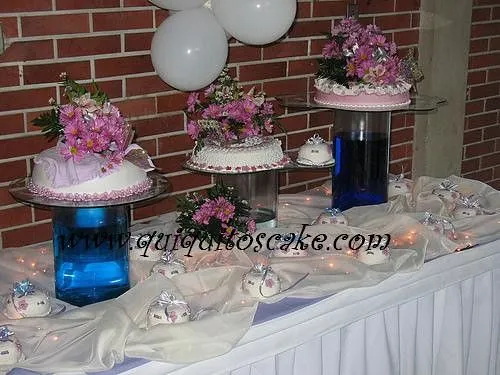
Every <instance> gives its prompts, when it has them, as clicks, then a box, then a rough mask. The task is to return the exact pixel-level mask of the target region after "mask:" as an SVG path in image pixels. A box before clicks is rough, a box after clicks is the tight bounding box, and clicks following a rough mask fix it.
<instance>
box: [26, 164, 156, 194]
mask: <svg viewBox="0 0 500 375" xmlns="http://www.w3.org/2000/svg"><path fill="white" fill-rule="evenodd" d="M147 179H148V177H147V173H146V172H145V171H144V170H143V169H141V168H139V167H137V166H135V165H134V164H132V163H130V162H129V161H127V160H124V161H123V163H122V164H121V165H120V166H119V167H117V168H116V171H115V172H113V173H111V174H109V175H106V176H103V177H101V178H95V179H93V180H90V181H86V182H83V183H81V184H77V185H72V186H66V187H59V188H54V187H53V186H52V184H51V182H50V180H49V178H48V176H47V174H46V171H45V169H44V168H43V166H42V165H40V164H35V167H34V169H33V173H32V176H31V182H32V183H33V184H34V185H36V186H38V187H42V188H47V189H50V190H51V191H52V192H54V193H62V194H69V193H72V194H76V193H79V194H101V193H106V192H112V191H120V190H125V189H127V188H129V187H132V186H135V185H138V184H141V183H144V182H145V181H147Z"/></svg>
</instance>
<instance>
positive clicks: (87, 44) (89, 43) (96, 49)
mask: <svg viewBox="0 0 500 375" xmlns="http://www.w3.org/2000/svg"><path fill="white" fill-rule="evenodd" d="M57 50H58V55H59V57H74V56H89V55H100V54H105V53H118V52H121V45H120V36H119V35H109V36H96V37H91V38H71V39H59V40H58V41H57Z"/></svg>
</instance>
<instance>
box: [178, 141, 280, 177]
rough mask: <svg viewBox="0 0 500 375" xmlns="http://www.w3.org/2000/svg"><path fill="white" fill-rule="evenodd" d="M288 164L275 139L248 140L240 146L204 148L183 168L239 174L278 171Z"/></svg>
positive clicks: (238, 144)
mask: <svg viewBox="0 0 500 375" xmlns="http://www.w3.org/2000/svg"><path fill="white" fill-rule="evenodd" d="M289 162H290V159H289V158H288V157H287V156H286V155H285V154H284V153H283V150H282V149H281V141H280V140H279V139H275V138H272V137H262V138H261V137H250V138H246V139H245V141H244V142H243V143H234V144H231V145H226V146H217V145H205V146H203V147H202V148H201V150H199V151H198V152H197V153H193V155H192V156H191V158H190V159H189V161H188V162H187V165H188V166H189V167H191V168H194V169H197V170H202V171H208V172H213V171H217V172H225V173H242V172H255V171H262V170H269V169H279V168H283V167H284V166H285V165H287V164H288V163H289Z"/></svg>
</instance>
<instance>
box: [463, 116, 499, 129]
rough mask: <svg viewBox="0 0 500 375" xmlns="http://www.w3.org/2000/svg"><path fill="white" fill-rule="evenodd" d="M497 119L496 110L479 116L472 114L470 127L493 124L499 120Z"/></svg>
mask: <svg viewBox="0 0 500 375" xmlns="http://www.w3.org/2000/svg"><path fill="white" fill-rule="evenodd" d="M496 120H497V114H496V113H495V112H490V113H485V114H482V115H477V116H471V117H469V125H468V129H474V128H479V127H483V126H488V125H493V124H495V123H496V122H497V121H496Z"/></svg>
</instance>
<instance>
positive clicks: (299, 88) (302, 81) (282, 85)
mask: <svg viewBox="0 0 500 375" xmlns="http://www.w3.org/2000/svg"><path fill="white" fill-rule="evenodd" d="M263 85H264V92H265V93H266V94H267V95H268V96H279V95H287V94H297V93H303V92H306V90H307V78H298V79H285V80H281V81H271V82H264V84H263Z"/></svg>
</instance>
